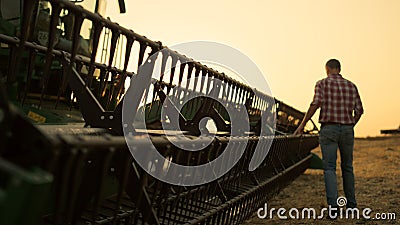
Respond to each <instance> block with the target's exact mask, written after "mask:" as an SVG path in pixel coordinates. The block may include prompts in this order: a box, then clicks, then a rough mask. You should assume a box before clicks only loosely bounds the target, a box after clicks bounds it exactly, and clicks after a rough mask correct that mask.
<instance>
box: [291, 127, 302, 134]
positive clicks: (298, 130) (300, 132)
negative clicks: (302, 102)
mask: <svg viewBox="0 0 400 225" xmlns="http://www.w3.org/2000/svg"><path fill="white" fill-rule="evenodd" d="M303 132H304V126H302V125H300V126H299V127H298V128H297V129H296V131H295V132H294V133H293V134H294V135H302V134H303Z"/></svg>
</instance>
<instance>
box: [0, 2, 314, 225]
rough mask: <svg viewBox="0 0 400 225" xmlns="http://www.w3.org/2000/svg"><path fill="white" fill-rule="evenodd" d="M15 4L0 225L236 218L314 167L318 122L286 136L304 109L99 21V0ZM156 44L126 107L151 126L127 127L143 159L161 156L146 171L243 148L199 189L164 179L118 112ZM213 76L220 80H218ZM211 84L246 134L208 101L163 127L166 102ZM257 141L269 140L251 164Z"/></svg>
mask: <svg viewBox="0 0 400 225" xmlns="http://www.w3.org/2000/svg"><path fill="white" fill-rule="evenodd" d="M15 2H18V0H16V1H15ZM21 2H23V4H21V6H20V7H19V8H20V9H21V18H20V19H17V20H15V18H6V15H8V14H7V12H6V11H7V8H6V9H5V8H3V7H7V6H5V4H3V2H2V5H1V7H2V8H1V10H2V14H1V15H2V18H1V19H0V22H1V27H0V29H1V34H0V44H1V49H0V57H1V60H0V82H1V83H0V85H1V88H0V89H1V93H0V224H2V225H9V224H25V225H27V224H32V225H33V224H240V223H241V222H243V221H244V220H245V219H247V218H249V216H251V215H252V214H253V213H254V212H255V211H256V210H257V209H258V208H259V207H261V206H262V205H263V204H264V203H265V202H267V201H268V200H269V199H270V198H271V197H272V196H274V195H275V194H277V193H278V192H279V191H280V190H281V189H282V188H284V187H285V186H286V185H288V184H289V183H290V182H291V181H293V180H294V179H295V178H296V177H298V176H299V175H300V174H302V173H303V172H304V170H305V169H306V168H307V167H309V165H310V162H311V158H312V155H311V154H310V151H311V150H312V149H314V148H315V147H317V145H318V131H317V129H316V127H315V125H314V124H313V123H311V124H310V125H309V129H308V134H305V135H303V136H293V135H291V133H292V132H293V131H294V130H295V129H296V127H297V126H298V124H299V123H300V120H301V119H302V117H303V116H304V113H302V112H300V111H298V110H296V109H294V108H292V107H290V106H288V105H286V104H285V103H283V102H281V101H278V100H277V99H274V98H272V97H271V96H268V95H265V94H263V93H259V92H257V91H255V90H254V89H253V88H251V87H249V86H246V85H244V84H242V83H240V82H238V81H235V80H233V79H232V78H230V77H228V76H227V75H225V74H223V73H220V72H218V71H216V70H213V69H211V68H209V67H206V66H205V65H202V64H201V63H198V62H194V61H185V60H187V58H186V56H183V55H180V54H179V53H177V52H174V51H171V50H169V49H168V48H166V47H165V46H163V45H162V44H161V42H154V41H152V40H149V39H148V38H146V37H144V36H141V35H138V34H136V33H134V32H133V31H131V30H129V29H126V28H124V27H121V26H119V25H118V24H116V23H113V22H111V21H110V20H109V19H105V18H103V17H102V16H101V12H100V11H101V9H102V7H103V8H104V5H103V4H102V2H103V1H101V0H97V1H96V2H94V3H93V4H92V5H93V8H94V10H91V11H92V12H90V11H88V10H86V9H84V8H82V7H80V6H77V4H78V2H76V1H75V2H69V1H65V0H50V1H37V0H24V1H21ZM119 2H120V6H121V11H125V9H124V8H125V7H124V3H123V1H121V0H120V1H119ZM9 7H11V6H9ZM10 11H11V10H10ZM14 11H15V10H14ZM94 12H95V13H94ZM16 21H17V22H16ZM15 24H16V25H15ZM159 51H162V52H163V53H164V54H163V55H162V57H159V58H160V60H161V61H162V63H160V65H159V66H160V67H161V69H160V71H162V73H161V75H160V76H158V77H151V74H150V78H151V79H149V81H150V82H148V86H146V87H140V86H139V87H135V88H133V90H135V91H134V94H133V95H132V96H129V98H130V99H133V101H132V102H133V104H132V105H128V106H127V105H125V107H130V108H131V109H132V112H138V111H141V112H142V114H140V115H141V116H142V117H143V118H144V120H145V125H146V127H144V128H143V127H141V128H140V129H139V128H138V127H135V128H133V130H132V132H131V133H132V135H131V136H130V137H129V138H130V139H129V140H130V141H131V142H133V143H135V145H136V146H139V147H138V148H139V151H142V152H143V154H146V153H147V152H148V151H149V150H150V149H152V147H153V146H154V147H155V148H156V150H157V151H158V152H159V153H160V154H161V155H162V156H163V157H164V158H165V161H163V162H156V161H153V162H149V167H152V166H153V167H154V168H153V169H154V170H155V171H158V172H168V165H169V164H170V163H176V164H181V165H191V166H196V165H202V164H205V163H208V162H211V161H213V160H214V159H216V158H218V157H219V156H220V155H221V154H222V153H223V152H224V149H225V147H226V146H227V145H228V143H229V142H233V143H234V145H235V146H236V147H244V148H245V151H244V153H243V155H242V156H241V157H240V159H239V160H238V161H237V163H236V164H235V165H234V166H233V168H231V169H230V170H229V171H228V172H227V173H226V174H224V175H223V176H221V177H219V178H218V179H217V180H214V181H211V182H208V183H205V184H202V185H194V186H181V185H174V184H170V183H168V182H163V181H160V180H159V179H156V178H154V177H153V176H151V175H149V174H148V173H147V172H146V171H145V170H144V169H143V168H142V167H141V166H139V165H138V162H137V161H136V160H135V159H136V158H135V159H134V158H133V156H132V154H131V152H130V150H129V149H128V146H127V140H126V138H125V137H124V132H123V131H124V127H123V126H122V124H123V123H122V119H123V118H122V111H123V103H124V101H123V100H124V98H126V97H127V95H130V94H132V93H130V92H129V91H128V92H126V88H125V83H129V81H130V80H131V79H141V78H143V77H145V78H146V79H147V78H148V76H149V74H140V75H138V71H137V69H138V68H139V66H140V65H142V64H144V63H145V62H146V61H147V58H148V56H149V55H152V54H153V53H156V52H159ZM167 61H168V62H170V63H167ZM179 62H186V63H181V64H179ZM177 63H178V64H179V66H178V67H177V69H176V70H175V66H176V65H177ZM130 68H134V69H130ZM167 71H169V72H167ZM164 73H165V74H166V75H165V76H164V75H163V74H164ZM182 80H188V81H190V82H192V83H190V84H189V83H186V84H185V85H184V82H182ZM217 80H218V81H221V82H219V84H220V85H221V86H213V85H214V84H217V83H218V82H216V81H217ZM135 84H136V83H135V82H132V85H134V86H135ZM136 86H137V85H136ZM221 87H223V88H221ZM177 88H178V89H177ZM130 89H132V87H131V88H130ZM176 90H178V91H176ZM212 90H214V91H217V92H218V93H221V92H223V93H225V94H223V95H222V96H223V97H221V99H220V100H221V102H227V103H228V104H229V105H231V106H232V105H233V106H235V107H236V106H238V105H243V106H244V107H245V108H246V110H245V111H246V113H247V115H248V117H249V120H250V131H249V132H248V133H247V135H244V134H243V135H235V136H234V135H232V134H231V128H232V127H231V122H232V121H231V119H230V116H229V115H228V114H227V112H226V109H224V107H223V105H221V104H219V101H216V100H215V99H212V98H207V97H198V98H194V99H193V100H191V101H189V102H188V103H187V104H185V106H184V107H183V108H182V109H181V110H180V111H179V110H178V112H177V113H178V114H179V123H180V130H181V131H180V132H177V131H176V130H170V131H168V130H165V129H163V127H162V122H163V120H162V119H161V118H163V117H162V114H161V111H162V110H161V109H162V105H163V104H164V102H165V100H166V98H167V97H169V98H175V99H178V100H180V98H184V96H185V95H182V93H189V92H190V93H205V94H207V93H210V92H211V91H212ZM220 91H221V92H220ZM255 93H257V95H255ZM182 96H183V97H182ZM217 96H220V94H218V95H217ZM222 98H223V99H222ZM265 112H267V113H276V128H275V130H273V129H274V128H273V127H267V125H263V123H262V122H261V119H262V115H263V113H265ZM205 117H210V118H212V119H213V120H214V122H215V124H216V127H217V132H216V134H215V136H209V137H203V138H198V137H199V135H200V133H201V129H202V128H201V127H199V124H200V123H201V121H202V119H203V118H205ZM268 129H269V130H271V129H272V132H273V133H272V134H269V135H263V132H262V131H263V130H268ZM168 132H169V133H171V134H172V135H174V133H183V134H184V135H185V137H188V138H189V139H192V141H191V142H190V144H191V145H193V146H200V145H202V144H204V142H205V141H208V143H209V145H207V146H205V147H203V149H202V150H200V151H191V152H187V151H183V150H182V149H180V148H179V147H177V146H180V145H182V146H183V145H185V144H188V140H187V139H181V138H177V139H176V140H175V143H178V145H173V144H171V143H170V139H168V138H167V137H166V133H168ZM273 134H275V135H273ZM145 136H148V137H150V139H151V145H150V144H149V143H148V142H146V141H144V139H145V138H144V137H145ZM170 136H171V135H170ZM261 140H271V142H272V145H271V148H270V150H269V152H268V156H267V157H264V159H263V158H261V159H262V160H263V161H262V162H261V163H260V165H259V166H258V167H257V168H256V169H255V170H253V171H251V170H249V164H250V161H251V159H252V158H253V157H255V156H254V154H255V149H256V146H257V144H259V143H260V142H261ZM160 163H161V164H160ZM159 165H161V167H160V166H159Z"/></svg>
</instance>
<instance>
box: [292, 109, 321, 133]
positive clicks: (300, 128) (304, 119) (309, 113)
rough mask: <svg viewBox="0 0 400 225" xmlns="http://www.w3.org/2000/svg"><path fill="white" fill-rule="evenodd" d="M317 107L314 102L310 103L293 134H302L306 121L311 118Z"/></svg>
mask: <svg viewBox="0 0 400 225" xmlns="http://www.w3.org/2000/svg"><path fill="white" fill-rule="evenodd" d="M318 108H319V105H316V104H311V105H310V108H308V110H307V113H306V115H305V116H304V118H303V121H301V123H300V125H299V127H298V128H297V129H296V131H295V132H294V133H293V134H294V135H301V134H303V132H304V127H305V126H306V123H307V122H308V121H309V120H310V119H311V117H312V116H313V115H314V113H315V111H317V109H318Z"/></svg>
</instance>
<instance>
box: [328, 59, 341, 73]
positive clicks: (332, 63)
mask: <svg viewBox="0 0 400 225" xmlns="http://www.w3.org/2000/svg"><path fill="white" fill-rule="evenodd" d="M326 66H327V67H329V68H331V69H339V71H340V62H339V60H337V59H330V60H329V61H328V62H326Z"/></svg>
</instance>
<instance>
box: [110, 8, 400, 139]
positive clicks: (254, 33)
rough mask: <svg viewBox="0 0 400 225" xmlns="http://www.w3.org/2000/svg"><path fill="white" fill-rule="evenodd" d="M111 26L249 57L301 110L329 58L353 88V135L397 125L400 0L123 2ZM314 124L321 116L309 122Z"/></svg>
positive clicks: (282, 96) (277, 91)
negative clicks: (358, 104)
mask: <svg viewBox="0 0 400 225" xmlns="http://www.w3.org/2000/svg"><path fill="white" fill-rule="evenodd" d="M126 8H127V13H126V14H119V11H118V7H117V0H109V1H108V6H107V15H108V16H110V17H111V19H112V20H113V21H116V22H118V23H119V24H121V25H123V26H125V27H127V28H129V29H132V30H133V31H135V32H136V33H139V34H142V35H145V36H147V37H148V38H150V39H152V40H155V41H162V42H163V44H164V45H166V46H172V45H174V44H178V43H182V42H188V41H194V40H206V41H215V42H220V43H223V44H226V45H229V46H231V47H233V48H236V49H238V50H240V51H241V52H243V53H244V54H246V55H247V56H248V57H250V58H251V59H252V60H253V61H254V62H255V63H256V64H257V65H258V67H259V68H260V69H261V71H262V72H263V74H264V75H265V77H266V79H267V80H268V82H269V84H270V86H271V88H272V92H273V94H274V96H275V97H277V98H278V99H280V100H283V101H284V102H286V103H288V104H290V105H292V106H294V107H295V108H298V109H300V110H302V111H306V110H307V108H308V105H309V103H310V102H311V100H312V97H313V93H314V85H315V82H316V81H317V80H319V79H322V78H324V77H325V76H326V74H325V69H324V65H325V62H326V61H327V60H328V59H330V58H337V59H339V60H340V61H341V63H342V75H343V76H344V77H345V78H347V79H349V80H351V81H353V82H354V83H356V84H357V86H358V89H359V92H360V95H361V98H362V101H363V104H364V109H365V115H364V117H362V119H361V121H360V123H359V124H358V125H357V127H356V136H361V137H365V136H375V135H378V134H379V132H380V130H381V129H394V128H397V127H398V126H399V125H400V74H399V70H400V1H399V0H384V1H377V0H363V1H361V0H352V1H344V0H334V1H333V0H330V1H327V0H318V1H317V0H300V1H294V0H290V1H289V0H282V1H272V0H246V1H244V0H237V1H234V0H229V1H228V0H224V1H213V0H203V1H180V0H179V1H178V0H170V1H161V0H154V1H151V3H150V2H149V1H139V0H126ZM314 121H318V112H317V114H316V115H315V116H314Z"/></svg>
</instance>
